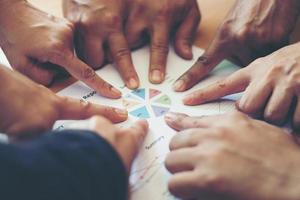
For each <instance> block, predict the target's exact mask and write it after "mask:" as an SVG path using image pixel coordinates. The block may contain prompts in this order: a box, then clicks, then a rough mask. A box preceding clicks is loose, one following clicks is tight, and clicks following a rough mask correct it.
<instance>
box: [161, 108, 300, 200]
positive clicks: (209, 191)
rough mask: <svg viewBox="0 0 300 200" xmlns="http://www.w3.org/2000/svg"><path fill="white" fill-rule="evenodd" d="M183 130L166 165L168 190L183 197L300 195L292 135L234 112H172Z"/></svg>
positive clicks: (277, 198)
mask: <svg viewBox="0 0 300 200" xmlns="http://www.w3.org/2000/svg"><path fill="white" fill-rule="evenodd" d="M166 121H167V123H168V124H169V125H170V126H171V127H173V128H176V129H177V130H180V131H181V132H180V133H179V134H178V135H176V136H175V137H174V138H173V139H172V141H171V143H170V149H171V153H170V154H169V155H168V156H167V159H166V162H165V164H166V167H167V169H168V170H169V171H170V172H171V173H172V174H174V175H173V176H172V177H171V179H170V181H169V189H170V191H171V192H172V193H173V194H174V195H175V196H177V197H180V198H183V199H198V198H200V199H220V200H221V199H222V200H224V199H235V200H270V199H272V200H282V199H285V200H296V199H299V191H300V190H299V186H300V184H299V178H300V170H299V164H300V149H299V146H298V145H297V143H296V142H295V140H294V138H293V136H292V135H289V134H287V133H286V132H285V131H283V130H281V129H279V128H277V127H275V126H271V125H268V124H267V123H265V122H261V121H257V120H252V119H250V118H249V117H247V116H246V115H244V114H241V113H233V114H227V115H221V116H214V117H203V118H191V117H187V116H185V115H176V114H169V115H167V116H166Z"/></svg>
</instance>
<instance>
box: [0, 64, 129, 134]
mask: <svg viewBox="0 0 300 200" xmlns="http://www.w3.org/2000/svg"><path fill="white" fill-rule="evenodd" d="M0 80H1V82H2V84H1V85H0V91H1V94H2V95H1V97H0V105H1V112H0V132H2V133H6V134H7V135H8V136H9V137H10V138H12V139H19V138H22V139H23V138H26V137H30V136H33V135H37V134H42V133H44V132H45V131H48V130H51V129H52V126H53V124H54V122H55V121H56V120H67V119H73V120H77V119H87V118H90V117H92V116H94V115H102V116H105V117H107V118H108V119H110V120H111V121H112V122H115V123H117V122H122V121H125V120H126V119H127V117H128V114H127V111H126V110H121V109H116V108H111V107H106V106H101V105H96V104H92V103H89V102H84V101H80V100H76V99H72V98H68V97H60V96H57V95H56V94H54V93H53V92H52V91H50V90H49V89H47V88H46V87H44V86H42V85H37V84H36V83H34V82H32V81H31V80H30V79H28V78H27V77H25V76H23V75H22V74H20V73H18V72H13V71H11V70H9V69H7V67H4V66H1V65H0Z"/></svg>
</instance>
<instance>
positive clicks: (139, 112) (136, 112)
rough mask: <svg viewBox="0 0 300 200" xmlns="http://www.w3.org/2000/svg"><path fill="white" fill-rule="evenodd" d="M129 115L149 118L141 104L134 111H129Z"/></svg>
mask: <svg viewBox="0 0 300 200" xmlns="http://www.w3.org/2000/svg"><path fill="white" fill-rule="evenodd" d="M130 114H131V115H133V116H135V117H137V118H140V119H148V118H150V114H149V112H148V110H147V108H146V106H143V107H141V108H138V109H136V110H134V111H131V112H130Z"/></svg>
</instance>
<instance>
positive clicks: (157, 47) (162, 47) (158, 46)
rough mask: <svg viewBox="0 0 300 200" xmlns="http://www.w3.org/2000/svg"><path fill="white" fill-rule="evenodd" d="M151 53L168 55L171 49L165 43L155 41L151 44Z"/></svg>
mask: <svg viewBox="0 0 300 200" xmlns="http://www.w3.org/2000/svg"><path fill="white" fill-rule="evenodd" d="M151 52H158V53H160V54H167V53H168V52H169V47H168V45H167V44H166V43H165V42H164V41H159V40H158V41H155V42H153V43H152V44H151Z"/></svg>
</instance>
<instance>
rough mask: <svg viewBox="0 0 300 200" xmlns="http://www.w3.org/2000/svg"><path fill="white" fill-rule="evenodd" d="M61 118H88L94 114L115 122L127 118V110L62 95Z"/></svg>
mask: <svg viewBox="0 0 300 200" xmlns="http://www.w3.org/2000/svg"><path fill="white" fill-rule="evenodd" d="M60 99H61V101H60V119H74V120H75V119H77V120H78V119H87V118H89V117H92V116H96V115H97V116H98V115H100V116H103V117H105V118H107V119H109V120H110V121H111V122H113V123H119V122H123V121H125V120H127V118H128V113H127V111H126V110H122V109H118V108H112V107H108V106H102V105H97V104H92V103H90V102H86V101H83V100H77V99H73V98H68V97H60Z"/></svg>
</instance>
